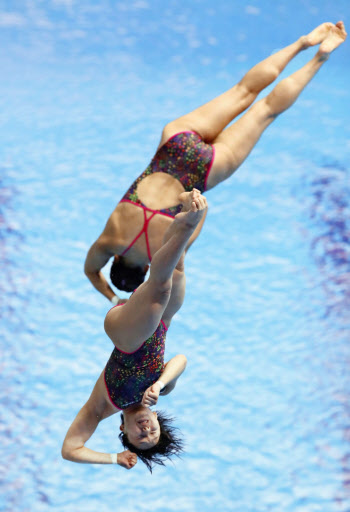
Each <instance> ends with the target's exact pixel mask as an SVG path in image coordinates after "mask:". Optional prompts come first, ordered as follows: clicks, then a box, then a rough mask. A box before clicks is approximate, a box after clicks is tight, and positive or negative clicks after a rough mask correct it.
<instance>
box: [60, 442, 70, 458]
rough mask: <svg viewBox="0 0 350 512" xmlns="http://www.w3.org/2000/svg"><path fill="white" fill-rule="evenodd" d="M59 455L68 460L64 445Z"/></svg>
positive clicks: (67, 452)
mask: <svg viewBox="0 0 350 512" xmlns="http://www.w3.org/2000/svg"><path fill="white" fill-rule="evenodd" d="M61 455H62V459H65V460H70V457H69V451H68V450H67V449H66V448H65V447H64V445H63V446H62V450H61Z"/></svg>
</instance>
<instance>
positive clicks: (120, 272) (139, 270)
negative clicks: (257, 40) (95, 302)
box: [110, 256, 149, 292]
mask: <svg viewBox="0 0 350 512" xmlns="http://www.w3.org/2000/svg"><path fill="white" fill-rule="evenodd" d="M148 268H149V267H148V265H146V266H144V267H140V266H131V265H128V264H127V262H126V259H125V258H124V257H123V256H114V261H113V263H112V266H111V272H110V278H111V281H112V283H113V284H114V286H116V287H117V288H118V290H123V291H125V292H133V291H134V290H135V289H136V288H137V287H138V286H140V284H142V283H143V282H144V280H145V275H146V273H147V270H148Z"/></svg>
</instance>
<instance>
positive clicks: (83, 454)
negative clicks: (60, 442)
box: [62, 446, 119, 464]
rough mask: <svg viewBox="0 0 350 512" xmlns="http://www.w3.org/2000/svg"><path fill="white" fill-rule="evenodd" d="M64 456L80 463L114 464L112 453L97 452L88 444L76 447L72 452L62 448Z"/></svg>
mask: <svg viewBox="0 0 350 512" xmlns="http://www.w3.org/2000/svg"><path fill="white" fill-rule="evenodd" d="M118 455H119V454H118ZM62 457H63V458H64V459H66V460H70V461H71V462H78V463H80V464H113V460H112V455H111V454H110V453H102V452H95V451H94V450H91V449H90V448H87V447H86V446H82V447H81V448H76V449H75V450H72V451H70V452H66V451H65V450H62Z"/></svg>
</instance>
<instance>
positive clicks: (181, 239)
mask: <svg viewBox="0 0 350 512" xmlns="http://www.w3.org/2000/svg"><path fill="white" fill-rule="evenodd" d="M189 195H191V199H192V200H191V201H190V203H189V205H188V209H187V210H186V211H184V212H181V213H179V214H178V215H177V216H176V217H175V220H174V222H173V223H172V224H171V225H170V228H169V229H168V231H167V232H166V233H165V236H164V243H163V245H162V247H161V248H160V249H159V250H158V251H157V252H156V253H155V255H154V256H153V259H152V265H151V269H150V276H149V278H148V280H147V281H146V282H145V283H143V284H142V285H141V286H139V287H138V288H137V290H136V291H135V292H134V293H133V295H132V296H131V297H130V299H129V300H128V301H127V303H126V304H124V305H123V306H119V307H115V308H112V309H111V310H110V311H109V312H108V313H107V316H106V319H105V330H106V333H107V334H108V336H109V337H110V338H111V340H112V341H113V343H114V344H115V345H116V347H118V348H119V349H121V350H124V351H125V352H133V351H135V350H137V349H138V348H139V347H140V345H141V344H142V343H143V342H144V341H145V340H146V339H147V338H149V337H150V336H151V335H152V334H153V333H154V331H155V330H156V328H157V326H158V324H159V322H160V320H161V318H162V316H163V313H164V312H165V310H166V308H167V306H168V304H169V302H170V301H171V303H172V304H173V307H175V306H176V302H177V304H179V303H180V305H181V302H182V300H183V294H184V288H183V287H184V275H183V270H184V267H183V265H184V262H183V259H184V250H185V248H186V245H187V243H188V240H189V238H190V236H191V234H192V233H193V231H194V230H195V228H196V226H197V225H198V223H199V222H200V220H201V218H202V217H203V215H204V213H205V211H206V209H207V202H206V199H205V197H204V196H202V195H201V194H200V192H198V191H196V190H194V191H193V192H191V193H190V194H189ZM174 271H175V274H176V275H175V276H174V277H175V280H176V287H175V290H174V293H172V287H173V273H174ZM176 294H178V296H177V297H176ZM179 301H180V302H179ZM170 313H171V307H170V308H169V309H168V312H167V319H168V320H169V321H170V320H171V314H170Z"/></svg>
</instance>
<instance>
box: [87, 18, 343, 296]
mask: <svg viewBox="0 0 350 512" xmlns="http://www.w3.org/2000/svg"><path fill="white" fill-rule="evenodd" d="M345 38H346V32H345V28H344V24H343V22H338V23H337V24H336V25H334V24H333V23H323V24H322V25H320V26H318V27H317V28H315V29H314V30H313V31H312V32H310V34H308V35H306V36H302V37H300V38H299V39H298V40H297V41H296V42H295V43H293V44H291V45H289V46H287V47H286V48H284V49H282V50H280V51H278V52H276V53H275V54H273V55H271V56H270V57H268V58H267V59H265V60H264V61H262V62H261V63H259V64H257V65H256V66H254V67H253V68H252V69H251V70H250V71H248V73H247V74H246V75H245V76H244V77H243V78H242V80H241V81H240V82H239V83H238V84H237V85H235V86H234V87H233V88H232V89H230V90H229V91H227V92H225V93H224V94H222V95H221V96H219V97H217V98H215V99H214V100H212V101H210V102H209V103H207V104H205V105H203V106H202V107H200V108H198V109H197V110H194V111H193V112H191V113H190V114H187V115H185V116H183V117H180V118H179V119H176V120H175V121H173V122H171V123H169V124H167V125H166V126H165V128H164V130H163V133H162V137H161V141H160V144H159V147H158V150H157V152H156V155H155V156H154V158H153V160H152V162H151V164H150V165H149V166H148V167H147V169H146V170H145V171H144V172H143V174H141V176H139V178H137V179H136V181H135V182H134V183H133V184H132V185H131V187H130V188H129V190H128V191H127V192H126V194H125V195H124V197H123V198H122V200H121V201H120V202H119V204H118V205H117V207H116V208H115V210H114V211H113V213H112V214H111V216H110V217H109V219H108V221H107V224H106V226H105V228H104V230H103V232H102V234H101V235H100V236H99V238H98V239H97V240H96V242H95V243H94V244H93V245H92V246H91V248H90V250H89V252H88V254H87V257H86V261H85V273H86V275H87V277H88V278H89V279H90V281H91V283H92V284H93V286H94V287H95V288H96V289H97V290H98V291H99V292H101V293H102V294H103V295H104V296H105V297H107V299H109V300H111V301H112V302H113V303H114V304H117V303H118V299H119V297H118V296H117V295H116V294H115V292H114V291H113V290H112V288H111V287H110V286H109V284H108V282H107V280H106V279H105V277H104V276H103V274H102V272H101V269H102V268H103V267H104V266H105V265H106V263H107V262H108V260H109V259H110V258H114V262H113V265H112V267H111V275H110V277H111V281H112V283H113V284H114V285H115V286H116V287H117V288H119V289H120V290H125V291H132V290H134V289H135V288H137V286H139V284H140V283H142V282H143V280H144V277H145V274H146V272H147V269H148V264H149V263H150V262H151V260H152V257H154V254H155V252H156V251H157V250H158V249H159V247H160V246H161V243H162V239H163V235H164V232H165V231H166V229H167V228H168V226H169V225H170V224H171V222H172V219H173V217H174V216H175V215H176V213H178V212H179V211H180V210H181V202H180V201H179V194H181V193H182V192H184V191H190V190H192V188H194V187H195V188H197V189H198V190H200V191H201V192H203V191H205V190H210V189H211V188H213V187H215V186H216V185H217V184H218V183H220V182H222V181H224V180H225V179H227V178H228V177H229V176H231V175H232V174H233V173H234V171H235V170H236V169H237V168H238V167H239V166H240V165H241V163H242V162H243V161H244V160H245V158H246V157H247V156H248V155H249V153H250V151H251V150H252V149H253V147H254V146H255V144H256V143H257V141H258V140H259V138H260V136H261V134H262V133H263V131H264V130H265V129H266V128H267V127H268V126H269V125H270V124H271V123H272V121H273V120H274V119H275V118H276V117H277V116H278V115H279V114H280V113H281V112H283V111H285V110H286V109H288V108H289V107H290V106H291V105H292V104H293V103H294V101H295V100H296V99H297V97H298V96H299V94H300V93H301V91H302V90H303V89H304V87H305V86H306V85H307V84H308V83H309V82H310V80H311V79H312V78H313V76H314V75H315V74H316V72H317V71H318V70H319V69H320V67H321V66H322V64H323V63H324V62H325V61H326V60H327V58H328V56H329V54H330V53H331V52H332V51H333V50H334V49H335V48H337V47H338V46H339V45H340V44H341V43H342V42H343V41H344V40H345ZM317 44H320V47H319V50H318V52H317V53H316V55H315V56H314V57H313V58H312V59H311V60H310V61H309V62H308V63H307V64H306V65H305V66H303V67H302V68H301V69H299V70H298V71H296V72H295V73H293V74H292V75H291V76H289V77H288V78H285V79H284V80H282V81H281V82H280V83H279V84H277V86H276V87H275V88H274V89H273V91H272V92H270V94H268V95H267V96H266V97H265V98H263V99H261V100H260V101H258V102H257V103H255V104H254V105H253V106H252V107H251V108H250V109H249V110H248V111H247V112H246V113H245V114H244V115H243V116H242V117H241V118H240V119H239V120H238V121H236V122H235V123H234V124H233V125H231V126H229V127H228V128H226V129H224V128H225V127H226V126H227V125H228V124H229V123H230V122H231V121H232V120H233V119H234V118H235V117H236V116H238V115H239V114H240V113H242V112H243V111H244V110H246V109H247V108H248V107H249V106H250V105H251V104H252V103H253V101H254V100H255V98H256V97H257V95H258V94H259V93H260V92H261V91H262V90H263V89H264V88H265V87H267V86H268V85H270V84H271V83H272V82H273V81H274V80H275V79H276V78H277V77H278V75H279V74H280V73H281V71H282V70H283V69H284V68H285V66H286V65H287V64H288V62H290V60H291V59H292V58H293V57H295V56H296V55H297V54H298V53H299V52H300V51H301V50H305V49H306V48H308V47H310V46H314V45H317ZM203 222H204V217H203V219H202V222H201V223H199V224H198V226H197V228H196V230H195V231H194V232H193V234H192V236H191V237H190V239H189V240H188V243H187V247H186V249H188V247H189V246H190V245H191V244H192V242H193V241H194V240H195V239H196V237H197V236H198V234H199V232H200V230H201V227H202V224H203ZM143 235H144V236H143Z"/></svg>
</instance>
